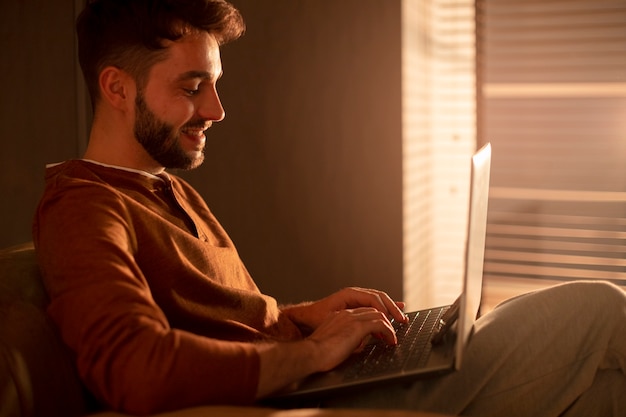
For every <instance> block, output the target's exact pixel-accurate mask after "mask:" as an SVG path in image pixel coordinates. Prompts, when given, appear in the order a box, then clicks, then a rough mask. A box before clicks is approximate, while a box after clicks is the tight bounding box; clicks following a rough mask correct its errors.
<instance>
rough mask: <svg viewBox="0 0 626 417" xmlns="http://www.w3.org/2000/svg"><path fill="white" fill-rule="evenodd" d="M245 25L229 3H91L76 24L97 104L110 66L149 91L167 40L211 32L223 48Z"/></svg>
mask: <svg viewBox="0 0 626 417" xmlns="http://www.w3.org/2000/svg"><path fill="white" fill-rule="evenodd" d="M244 30H245V25H244V22H243V18H242V17H241V14H240V13H239V11H238V10H237V9H236V8H235V7H234V6H233V5H232V4H230V3H228V2H227V1H225V0H88V2H87V5H86V6H85V9H84V10H83V11H82V13H81V14H80V16H78V19H77V21H76V32H77V35H78V60H79V62H80V66H81V69H82V71H83V76H84V77H85V82H86V84H87V89H88V90H89V94H90V95H91V101H92V105H94V106H95V103H96V102H97V101H98V98H99V96H100V91H99V86H98V77H99V75H100V72H101V71H102V70H103V69H104V68H105V67H107V66H110V65H112V66H116V67H118V68H120V69H123V70H124V71H126V72H128V73H129V74H130V75H131V76H132V77H133V78H134V79H135V81H136V82H137V84H138V85H139V87H140V88H141V87H143V85H144V84H145V82H146V78H147V74H148V71H149V69H150V68H151V67H152V66H153V65H154V64H155V63H156V62H158V61H159V60H161V59H164V54H165V52H164V51H165V47H166V45H165V42H164V41H166V40H170V41H176V40H177V39H179V38H181V37H182V36H184V35H186V34H188V33H190V32H193V31H206V32H209V33H211V34H212V35H213V36H215V38H216V40H217V42H218V43H219V44H220V45H223V44H224V43H227V42H230V41H232V40H235V39H237V38H238V37H239V36H241V35H242V34H243V32H244Z"/></svg>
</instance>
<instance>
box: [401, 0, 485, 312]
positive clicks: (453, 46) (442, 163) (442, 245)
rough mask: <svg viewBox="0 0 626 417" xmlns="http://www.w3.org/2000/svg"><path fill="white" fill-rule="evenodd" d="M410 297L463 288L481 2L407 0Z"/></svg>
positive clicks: (432, 297)
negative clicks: (476, 32) (477, 9)
mask: <svg viewBox="0 0 626 417" xmlns="http://www.w3.org/2000/svg"><path fill="white" fill-rule="evenodd" d="M403 19H404V21H403V52H402V54H403V68H402V71H403V137H404V139H403V148H404V149H403V178H404V215H403V216H404V298H405V301H406V302H407V303H408V305H409V308H411V309H415V308H421V307H426V306H432V305H435V304H445V303H451V302H452V301H454V299H455V298H456V297H457V296H458V294H459V293H460V291H461V283H462V281H461V279H462V273H463V253H464V248H465V230H466V223H467V208H468V198H469V188H468V185H469V168H470V163H469V161H470V156H471V155H472V153H473V152H474V150H475V149H476V136H475V130H476V129H475V125H476V115H475V114H476V111H475V90H474V85H475V75H474V73H475V71H474V54H475V52H474V44H475V40H474V2H473V1H472V0H420V1H417V0H405V1H404V2H403Z"/></svg>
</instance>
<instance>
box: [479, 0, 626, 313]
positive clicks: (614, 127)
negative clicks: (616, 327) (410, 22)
mask: <svg viewBox="0 0 626 417" xmlns="http://www.w3.org/2000/svg"><path fill="white" fill-rule="evenodd" d="M476 33H477V79H478V137H479V142H480V143H484V142H487V141H490V142H491V143H492V144H493V154H494V156H493V167H492V189H491V200H490V212H489V220H488V222H489V225H488V238H487V251H486V261H485V279H486V288H485V299H486V303H487V304H495V303H496V302H498V301H499V300H501V299H503V298H507V297H509V296H512V295H515V294H517V293H520V292H524V291H527V290H532V289H535V288H541V287H543V286H545V285H548V284H553V283H555V282H563V281H567V280H573V279H607V280H611V281H613V282H616V283H617V284H620V285H624V284H626V261H625V260H624V258H625V257H624V255H625V252H626V118H625V116H626V0H477V2H476Z"/></svg>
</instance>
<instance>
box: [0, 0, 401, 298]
mask: <svg viewBox="0 0 626 417" xmlns="http://www.w3.org/2000/svg"><path fill="white" fill-rule="evenodd" d="M6 3H9V2H3V3H2V4H1V5H0V21H1V22H2V25H1V28H0V31H1V34H2V36H1V37H0V42H2V43H1V44H0V46H1V49H0V50H1V52H0V53H2V59H1V60H0V65H1V66H2V67H1V68H2V75H1V83H2V84H1V85H0V87H2V91H3V94H2V95H0V97H1V99H0V100H1V102H0V106H1V107H0V110H1V115H2V123H0V126H1V127H0V129H2V130H1V133H2V141H0V143H1V144H0V146H1V149H2V154H1V158H2V168H1V177H0V192H1V193H2V196H3V197H2V208H1V210H2V212H1V214H2V216H0V218H1V220H0V221H1V222H2V228H3V232H2V242H1V243H2V246H6V245H9V244H13V243H19V242H22V241H25V240H28V239H30V222H31V219H32V215H33V212H34V209H35V205H36V201H37V199H38V197H39V194H40V192H41V187H42V184H43V180H42V175H43V167H44V165H45V163H48V162H56V161H61V160H64V159H68V158H73V157H77V156H79V155H80V151H79V148H80V147H81V145H80V144H81V143H82V142H81V140H82V136H83V135H82V133H78V132H79V131H80V123H79V120H78V119H80V117H77V107H76V104H75V103H76V102H77V99H76V95H77V94H76V78H75V77H76V74H75V71H74V69H75V63H74V55H73V54H74V38H73V18H74V11H73V4H67V5H66V6H62V3H65V2H49V1H47V0H37V1H35V0H31V1H29V2H15V3H28V4H27V5H20V4H6ZM67 3H70V2H67ZM233 3H234V4H235V5H236V6H238V7H239V8H240V9H241V11H242V13H243V15H244V17H245V19H246V21H247V26H248V31H247V34H246V35H245V36H244V37H243V38H242V39H240V40H238V41H236V42H235V43H232V44H230V45H227V46H225V47H224V48H223V52H222V58H223V64H224V77H223V78H222V80H221V81H220V83H219V85H218V88H219V91H220V94H221V96H222V101H223V104H224V106H225V108H226V113H227V116H226V119H225V120H224V121H223V122H221V123H218V124H216V125H215V126H214V127H213V128H212V129H211V130H210V131H209V134H208V147H207V159H206V163H205V164H204V165H203V166H202V167H201V168H199V169H198V170H196V171H193V172H189V173H181V174H182V175H183V176H184V177H185V178H187V179H188V180H189V181H190V182H191V183H192V184H193V185H194V186H195V187H196V188H197V189H198V190H199V191H200V192H201V193H202V195H203V196H204V197H205V199H206V200H207V202H208V204H209V206H210V207H211V208H212V210H213V211H214V212H215V214H216V215H217V216H218V218H219V219H220V220H221V221H222V223H223V224H224V226H225V227H226V229H227V230H228V231H229V233H230V234H231V237H232V238H233V240H234V241H235V244H236V245H237V246H238V248H239V252H240V254H241V256H242V258H243V260H244V261H245V263H246V265H247V266H248V268H249V270H250V272H251V273H252V275H253V277H254V278H255V280H256V281H257V283H258V284H259V286H260V287H261V289H262V290H263V291H264V292H267V293H270V294H272V295H275V296H277V298H278V299H279V300H280V301H282V302H291V301H294V302H295V301H300V300H302V299H312V298H318V297H322V296H324V295H326V294H327V293H329V292H331V291H334V290H336V289H339V288H341V287H344V286H347V285H359V286H368V287H378V288H382V289H385V290H387V291H389V292H390V293H391V294H392V295H394V296H395V297H401V291H402V284H401V282H402V230H401V229H402V165H401V124H402V120H401V91H400V90H401V52H400V48H401V43H400V35H401V31H400V19H401V15H400V1H399V0H398V1H396V0H271V1H270V0H267V1H260V0H233ZM52 4H54V6H52ZM63 7H65V9H64V8H63ZM78 101H79V102H81V105H83V104H84V103H83V102H82V101H81V100H78ZM78 113H79V114H80V107H78ZM77 144H78V145H77Z"/></svg>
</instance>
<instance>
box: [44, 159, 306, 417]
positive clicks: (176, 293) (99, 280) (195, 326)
mask: <svg viewBox="0 0 626 417" xmlns="http://www.w3.org/2000/svg"><path fill="white" fill-rule="evenodd" d="M33 237H34V241H35V246H36V248H37V254H38V259H39V262H40V266H41V268H42V273H43V277H44V282H45V284H46V287H47V289H48V292H49V295H50V298H51V303H50V306H49V313H50V315H51V317H52V319H53V320H54V321H55V322H56V323H57V325H58V326H59V328H60V331H61V333H62V336H63V339H64V341H65V342H66V343H67V345H68V346H69V347H70V348H71V349H72V350H73V351H74V352H75V354H76V361H77V366H78V370H79V373H80V375H81V378H82V379H83V380H84V381H85V383H86V385H87V387H88V388H89V389H90V390H91V391H92V392H93V393H94V394H95V395H96V396H97V397H98V398H99V399H100V400H101V401H102V402H104V403H105V404H108V405H109V406H110V407H112V408H114V409H117V410H124V411H127V412H133V413H140V414H141V413H148V412H157V411H164V410H169V409H176V408H182V407H188V406H193V405H199V404H216V403H221V404H250V403H253V402H254V396H255V392H256V387H257V383H258V377H259V375H258V374H259V358H258V355H257V353H256V350H255V349H254V347H253V346H252V344H251V343H254V342H256V341H265V340H283V341H289V340H296V339H299V338H301V337H302V335H301V333H300V331H299V330H298V328H297V327H296V325H295V324H294V323H293V322H291V321H290V320H289V319H288V318H287V317H286V316H285V315H283V314H281V311H280V309H279V308H278V306H277V304H276V301H275V300H274V299H273V298H271V297H268V296H265V295H263V294H261V293H260V292H259V290H258V288H257V286H256V285H255V283H254V282H253V280H252V279H251V277H250V275H249V274H248V272H247V270H246V269H245V267H244V265H243V263H242V262H241V260H240V259H239V256H238V254H237V251H236V249H235V247H234V246H233V243H232V242H231V240H230V239H229V237H228V235H227V234H226V232H225V231H224V230H223V229H222V227H221V226H220V225H219V223H218V222H217V220H216V219H215V217H214V216H213V215H212V214H211V212H210V211H209V209H208V207H207V206H206V204H205V203H204V201H203V200H202V198H201V197H200V196H199V195H198V194H197V193H196V192H195V191H194V190H193V189H192V188H191V187H190V186H189V185H188V184H187V183H185V182H184V181H183V180H181V179H180V178H177V177H174V176H169V175H166V174H164V175H162V176H160V177H157V176H153V175H150V174H147V173H141V172H137V171H130V170H125V169H121V168H116V167H108V166H103V165H100V164H96V163H92V162H87V161H78V160H76V161H68V162H65V163H63V164H59V165H55V166H52V167H49V168H47V170H46V189H45V192H44V195H43V198H42V200H41V202H40V205H39V208H38V211H37V215H36V217H35V223H34V227H33Z"/></svg>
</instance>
